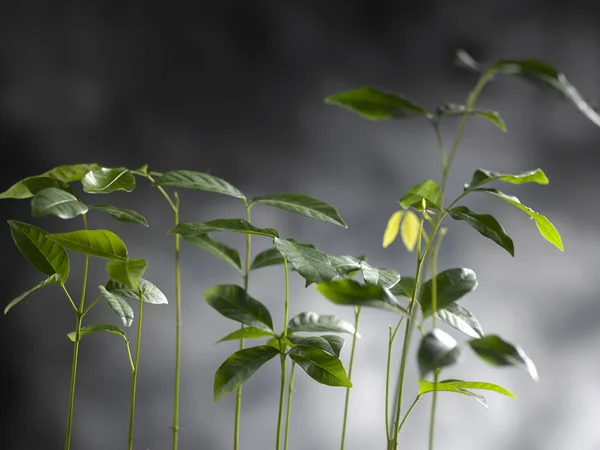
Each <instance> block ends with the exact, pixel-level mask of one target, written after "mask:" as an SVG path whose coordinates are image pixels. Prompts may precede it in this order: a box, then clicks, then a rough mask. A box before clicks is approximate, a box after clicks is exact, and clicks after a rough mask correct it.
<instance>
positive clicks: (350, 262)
mask: <svg viewBox="0 0 600 450" xmlns="http://www.w3.org/2000/svg"><path fill="white" fill-rule="evenodd" d="M327 256H328V258H329V262H330V263H331V265H332V266H333V268H334V269H335V270H336V271H337V273H338V274H339V275H340V276H345V275H349V274H351V273H353V272H356V271H357V270H360V269H361V262H362V261H361V260H360V259H358V258H355V257H354V256H350V255H340V256H332V255H327Z"/></svg>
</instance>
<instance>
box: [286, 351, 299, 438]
mask: <svg viewBox="0 0 600 450" xmlns="http://www.w3.org/2000/svg"><path fill="white" fill-rule="evenodd" d="M295 368H296V363H295V362H293V361H292V370H291V372H290V382H289V383H288V399H287V412H286V414H285V435H284V438H283V450H287V448H288V440H289V437H290V415H291V412H292V394H293V393H294V369H295Z"/></svg>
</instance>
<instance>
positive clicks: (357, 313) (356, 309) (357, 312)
mask: <svg viewBox="0 0 600 450" xmlns="http://www.w3.org/2000/svg"><path fill="white" fill-rule="evenodd" d="M361 309H362V308H361V307H360V306H355V307H354V336H353V337H352V349H351V350H350V365H349V366H348V379H349V380H350V381H352V367H353V366H354V350H355V349H356V336H357V335H358V320H359V319H360V311H361ZM349 404H350V388H346V402H345V404H344V422H343V425H342V444H341V446H340V450H344V443H345V441H346V426H347V424H348V405H349Z"/></svg>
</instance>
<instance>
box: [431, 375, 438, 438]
mask: <svg viewBox="0 0 600 450" xmlns="http://www.w3.org/2000/svg"><path fill="white" fill-rule="evenodd" d="M439 376H440V371H439V370H436V371H435V374H434V375H433V386H434V390H433V401H432V402H431V417H430V419H429V450H433V438H434V436H435V409H436V407H437V393H438V391H437V383H438V380H439Z"/></svg>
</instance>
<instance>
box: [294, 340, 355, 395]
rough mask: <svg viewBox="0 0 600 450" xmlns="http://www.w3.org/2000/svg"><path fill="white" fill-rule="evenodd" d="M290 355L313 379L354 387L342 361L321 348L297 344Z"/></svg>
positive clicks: (329, 384)
mask: <svg viewBox="0 0 600 450" xmlns="http://www.w3.org/2000/svg"><path fill="white" fill-rule="evenodd" d="M289 355H290V358H292V360H293V361H294V362H295V363H296V364H298V365H299V366H300V367H302V369H303V370H304V371H305V372H306V373H307V374H308V375H309V376H310V377H311V378H312V379H313V380H315V381H317V382H319V383H321V384H325V385H327V386H342V387H347V388H350V387H352V383H351V382H350V380H349V379H348V375H346V370H345V369H344V366H343V365H342V362H341V361H340V360H339V359H338V358H336V357H335V356H332V355H330V354H329V353H326V352H324V351H323V350H321V349H320V348H314V347H304V346H296V347H292V349H291V350H290V351H289Z"/></svg>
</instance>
